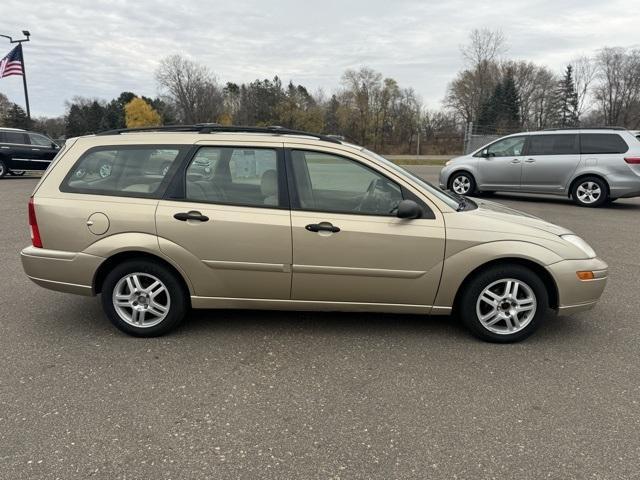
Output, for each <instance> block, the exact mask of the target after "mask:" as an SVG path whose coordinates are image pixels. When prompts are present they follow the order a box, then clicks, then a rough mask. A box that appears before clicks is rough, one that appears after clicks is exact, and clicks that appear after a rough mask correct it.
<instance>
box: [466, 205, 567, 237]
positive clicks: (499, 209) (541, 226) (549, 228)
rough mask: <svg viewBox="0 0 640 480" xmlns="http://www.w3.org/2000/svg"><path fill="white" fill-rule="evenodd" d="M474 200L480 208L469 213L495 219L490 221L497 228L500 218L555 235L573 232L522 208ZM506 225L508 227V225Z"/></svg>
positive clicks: (507, 222) (506, 221) (509, 222)
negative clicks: (517, 208) (522, 210)
mask: <svg viewBox="0 0 640 480" xmlns="http://www.w3.org/2000/svg"><path fill="white" fill-rule="evenodd" d="M473 201H474V202H475V203H476V204H477V205H478V208H477V209H475V210H471V211H470V212H469V213H474V214H475V215H477V216H479V217H486V218H487V219H491V220H493V221H494V222H488V223H491V224H492V225H493V228H495V224H494V223H495V221H496V220H498V221H503V222H505V223H506V224H517V225H522V226H524V227H529V228H532V229H537V230H542V231H544V232H547V233H550V234H553V235H565V234H569V233H573V232H572V231H571V230H568V229H566V228H564V227H561V226H559V225H555V224H553V223H550V222H547V221H545V220H542V219H541V218H538V217H536V216H534V215H530V214H528V213H525V212H521V211H520V210H516V209H514V208H509V207H506V206H504V205H502V204H500V203H496V202H491V201H488V200H483V199H475V198H474V199H473ZM506 226H507V227H508V225H506Z"/></svg>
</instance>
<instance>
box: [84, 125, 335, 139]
mask: <svg viewBox="0 0 640 480" xmlns="http://www.w3.org/2000/svg"><path fill="white" fill-rule="evenodd" d="M135 132H197V133H242V132H244V133H271V134H274V135H301V136H305V137H314V138H317V139H318V140H322V141H325V142H331V143H338V144H341V143H342V142H340V140H338V139H337V138H335V137H331V136H328V135H321V134H319V133H312V132H305V131H302V130H292V129H289V128H284V127H280V126H277V125H273V126H268V127H246V126H238V125H220V124H218V123H198V124H195V125H163V126H158V127H138V128H118V129H115V130H106V131H104V132H99V133H97V134H96V135H101V136H102V135H120V134H121V133H135Z"/></svg>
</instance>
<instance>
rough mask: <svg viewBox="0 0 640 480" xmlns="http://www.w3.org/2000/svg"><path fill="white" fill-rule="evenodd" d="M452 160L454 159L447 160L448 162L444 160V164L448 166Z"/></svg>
mask: <svg viewBox="0 0 640 480" xmlns="http://www.w3.org/2000/svg"><path fill="white" fill-rule="evenodd" d="M451 162H453V160H447V161H446V162H444V166H445V167H448V166H449V165H451Z"/></svg>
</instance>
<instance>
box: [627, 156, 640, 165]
mask: <svg viewBox="0 0 640 480" xmlns="http://www.w3.org/2000/svg"><path fill="white" fill-rule="evenodd" d="M624 161H625V162H627V163H628V164H629V165H640V157H625V159H624Z"/></svg>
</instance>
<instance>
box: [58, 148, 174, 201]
mask: <svg viewBox="0 0 640 480" xmlns="http://www.w3.org/2000/svg"><path fill="white" fill-rule="evenodd" d="M180 151H181V150H180V149H179V148H164V147H163V148H149V147H130V146H123V147H111V148H100V149H94V150H90V151H89V152H88V153H86V154H85V155H83V156H82V158H81V159H80V160H79V161H78V162H77V163H76V165H75V166H74V167H73V169H72V170H71V172H69V175H67V178H66V179H65V182H64V183H63V185H62V188H61V190H62V191H66V192H76V193H95V194H102V195H122V196H131V197H152V198H153V197H155V196H156V195H157V192H158V189H159V188H160V185H161V184H162V181H163V180H164V178H165V176H166V175H167V173H168V172H169V169H170V167H171V165H172V164H173V162H174V161H175V160H176V158H177V157H178V154H179V153H180Z"/></svg>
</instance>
